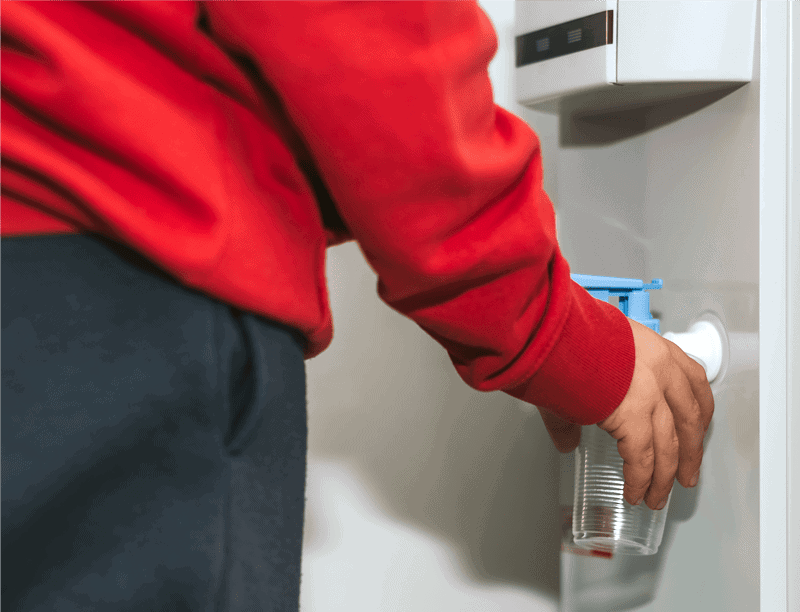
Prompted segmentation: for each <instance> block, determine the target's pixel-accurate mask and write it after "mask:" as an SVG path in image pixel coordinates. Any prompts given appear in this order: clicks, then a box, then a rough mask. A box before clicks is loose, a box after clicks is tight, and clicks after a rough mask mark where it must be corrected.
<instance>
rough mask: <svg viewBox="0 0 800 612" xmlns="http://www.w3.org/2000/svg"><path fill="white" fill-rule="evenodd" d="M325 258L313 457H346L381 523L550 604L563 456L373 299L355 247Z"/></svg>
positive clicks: (528, 420)
mask: <svg viewBox="0 0 800 612" xmlns="http://www.w3.org/2000/svg"><path fill="white" fill-rule="evenodd" d="M329 253H330V260H329V279H330V284H331V288H332V291H331V301H332V306H333V309H334V314H335V319H336V321H337V323H338V325H337V330H336V341H335V342H334V344H333V345H332V346H331V347H330V348H329V349H328V350H327V351H325V353H323V354H322V355H321V356H320V357H318V358H316V359H314V360H312V361H310V362H308V364H307V370H308V373H309V396H308V399H309V460H310V461H314V460H315V459H316V460H320V461H326V460H336V461H344V462H346V463H347V464H349V465H350V466H351V468H352V469H353V470H354V471H355V472H356V473H357V474H358V475H359V477H360V479H361V481H362V483H363V485H364V487H365V488H366V489H367V490H368V491H369V492H370V495H371V496H372V497H373V499H374V501H375V504H376V505H377V506H378V507H379V508H381V509H382V510H383V512H385V514H386V515H387V516H388V517H390V518H392V519H394V520H397V521H398V522H400V523H402V524H404V525H407V526H410V527H413V528H416V529H419V530H421V531H422V532H424V533H425V534H427V535H428V536H429V537H431V538H435V539H438V540H440V541H442V542H445V543H447V544H449V546H451V547H452V550H453V557H454V560H455V561H456V562H457V563H456V565H460V571H461V572H463V573H464V574H465V576H464V579H465V580H466V581H473V582H478V583H494V584H504V585H516V586H519V587H521V588H523V589H526V590H528V589H529V590H532V591H536V592H538V593H540V594H542V595H548V596H552V597H554V598H557V597H558V592H559V551H560V515H559V500H558V467H557V465H558V462H557V459H558V453H557V451H556V450H555V448H554V447H553V445H552V442H551V441H550V438H549V437H548V435H547V432H546V431H545V429H544V426H543V425H542V423H541V418H540V417H539V414H538V412H537V411H535V409H533V407H530V409H532V410H533V412H530V411H526V410H525V409H524V408H522V407H521V405H522V403H521V402H518V401H517V400H515V399H513V398H511V397H509V396H507V395H505V394H503V393H479V392H477V391H474V390H472V389H470V388H469V387H467V386H466V385H465V384H464V382H463V381H461V379H460V378H459V377H458V375H457V373H456V372H455V370H454V368H453V366H452V364H451V363H450V360H449V358H448V357H447V354H446V353H445V351H444V350H443V349H442V348H441V347H440V346H439V345H438V344H436V343H435V342H434V341H433V340H431V339H430V338H428V337H427V336H426V335H425V334H423V333H422V332H421V331H420V330H419V328H418V327H417V326H416V325H415V324H414V323H413V322H411V321H409V320H407V319H405V318H404V317H402V316H400V315H398V314H397V313H395V312H393V311H391V310H390V309H389V308H387V307H386V305H384V304H383V303H382V302H380V301H379V299H378V298H377V296H376V295H375V290H374V287H375V276H374V274H373V273H372V272H371V271H370V270H369V268H368V267H367V266H366V264H365V263H364V261H363V259H362V257H361V254H360V252H359V251H358V249H357V248H356V247H355V245H352V244H350V245H343V246H341V247H336V248H335V249H332V250H331V251H329ZM338 270H347V274H346V279H344V278H343V277H342V276H340V275H339V274H338V273H337V272H338ZM341 283H346V285H347V289H346V290H342V288H341V287H338V288H337V286H339V285H340V284H341ZM337 311H338V312H339V313H340V314H339V315H337V314H336V312H337ZM315 520H321V517H317V518H315V517H314V516H309V517H307V521H308V528H307V538H308V539H309V540H310V541H309V542H308V543H307V545H310V546H315V543H314V542H313V539H314V537H315V529H314V521H315ZM422 571H427V568H423V570H422ZM430 571H437V568H430Z"/></svg>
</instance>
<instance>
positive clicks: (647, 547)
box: [572, 425, 672, 555]
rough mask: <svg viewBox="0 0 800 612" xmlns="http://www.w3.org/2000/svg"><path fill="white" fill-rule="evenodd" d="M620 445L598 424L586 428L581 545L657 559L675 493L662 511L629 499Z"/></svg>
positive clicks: (578, 507)
mask: <svg viewBox="0 0 800 612" xmlns="http://www.w3.org/2000/svg"><path fill="white" fill-rule="evenodd" d="M622 463H623V461H622V457H620V456H619V451H618V450H617V441H616V440H615V439H614V438H612V437H611V436H610V435H609V434H608V432H606V431H603V430H602V429H600V428H599V427H597V426H596V425H591V426H588V427H584V428H583V429H582V431H581V443H580V445H579V446H578V448H577V449H576V450H575V506H574V508H573V513H572V534H573V538H574V540H575V545H576V546H579V547H580V548H585V549H588V550H598V551H602V552H610V553H615V554H624V555H654V554H655V553H656V552H658V547H659V545H660V544H661V538H662V537H663V535H664V523H665V522H666V517H667V510H668V509H669V500H670V498H671V497H672V493H671V492H670V495H669V497H668V498H667V505H666V506H664V508H663V509H662V510H651V509H650V508H648V507H647V506H646V505H645V503H644V502H642V503H641V504H639V505H638V506H632V505H631V504H629V503H628V502H626V501H625V499H624V498H623V488H624V485H625V478H624V476H623V474H622Z"/></svg>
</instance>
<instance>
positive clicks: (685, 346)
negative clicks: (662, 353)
mask: <svg viewBox="0 0 800 612" xmlns="http://www.w3.org/2000/svg"><path fill="white" fill-rule="evenodd" d="M663 337H664V338H666V339H667V340H669V341H670V342H674V343H675V344H677V345H678V346H679V347H680V348H681V350H682V351H683V352H684V353H686V354H687V355H689V357H691V358H692V359H694V360H695V361H697V362H699V363H700V365H702V366H703V368H704V369H705V371H706V377H707V378H708V382H713V381H714V379H716V378H717V376H718V375H719V373H720V369H721V368H722V363H723V359H724V358H725V357H726V353H727V350H726V349H727V346H726V344H727V338H726V335H725V329H724V327H722V323H721V322H719V321H712V320H710V317H707V318H704V319H703V320H700V321H697V322H695V323H693V324H692V325H691V327H689V330H688V331H686V332H684V333H682V334H676V333H673V332H667V333H665V334H664V335H663Z"/></svg>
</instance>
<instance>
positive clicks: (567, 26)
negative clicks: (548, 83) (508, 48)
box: [516, 11, 614, 68]
mask: <svg viewBox="0 0 800 612" xmlns="http://www.w3.org/2000/svg"><path fill="white" fill-rule="evenodd" d="M613 42H614V11H601V12H599V13H595V14H594V15H588V16H587V17H581V18H580V19H573V20H572V21H567V22H565V23H560V24H558V25H554V26H550V27H549V28H543V29H541V30H536V31H535V32H529V33H528V34H522V35H520V36H517V37H516V65H517V68H519V67H520V66H527V65H528V64H535V63H536V62H543V61H544V60H549V59H552V58H554V57H560V56H562V55H567V54H569V53H576V52H578V51H585V50H586V49H592V48H594V47H602V46H603V45H610V44H611V43H613Z"/></svg>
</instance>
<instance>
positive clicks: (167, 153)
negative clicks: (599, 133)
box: [0, 2, 634, 424]
mask: <svg viewBox="0 0 800 612" xmlns="http://www.w3.org/2000/svg"><path fill="white" fill-rule="evenodd" d="M496 48H497V39H496V35H495V32H494V30H493V28H492V25H491V23H490V21H489V19H488V18H487V17H486V15H485V14H484V13H483V12H482V11H481V10H480V8H479V7H478V6H477V4H474V3H465V2H442V3H428V2H397V3H395V2H375V3H368V2H354V3H349V2H332V3H309V4H306V3H303V2H275V3H271V2H267V3H260V2H208V3H202V2H200V3H197V2H175V3H173V2H142V3H139V2H112V3H105V2H89V3H72V2H34V3H22V2H3V3H2V60H1V65H2V201H1V203H0V205H1V206H2V235H3V236H17V235H34V234H53V233H65V232H95V233H100V234H103V235H105V236H107V237H109V238H111V239H113V240H116V241H118V242H121V243H124V244H127V245H129V246H131V247H132V248H134V249H136V250H137V251H139V252H140V253H142V254H143V255H144V256H146V257H147V258H149V259H150V260H152V261H153V262H154V263H156V264H157V265H158V266H160V267H161V268H163V269H164V270H166V271H167V272H168V273H170V274H171V275H173V276H174V277H175V278H177V279H178V280H179V281H180V282H182V283H183V284H185V285H186V286H189V287H193V288H195V289H197V290H200V291H203V292H205V293H207V294H208V295H211V296H214V297H216V298H218V299H220V300H223V301H225V302H227V303H229V304H232V305H234V306H237V307H239V308H242V309H247V310H249V311H252V312H255V313H259V314H262V315H264V316H266V317H268V318H270V319H273V320H277V321H281V322H283V323H285V324H288V325H291V326H294V327H296V328H297V329H299V330H300V331H302V332H303V334H304V335H305V337H306V338H307V340H308V346H307V351H306V357H309V358H310V357H313V356H315V355H317V354H319V353H320V352H321V351H322V350H323V349H324V348H325V347H326V346H327V345H328V344H329V343H330V341H331V338H332V333H333V328H332V323H331V314H330V307H329V304H328V297H327V291H326V283H325V276H324V272H325V252H326V248H327V247H328V246H330V245H332V244H337V243H339V242H342V241H344V240H349V239H355V240H356V241H357V242H358V244H359V246H360V247H361V250H362V251H363V253H364V255H365V257H366V259H367V261H368V262H369V264H370V265H371V266H372V268H373V269H374V270H375V272H376V273H377V275H378V277H379V281H378V293H379V295H380V297H381V298H382V299H383V300H384V301H385V302H386V303H387V304H388V305H389V306H391V307H392V308H394V309H396V310H397V311H399V312H401V313H403V314H404V315H406V316H408V317H410V318H411V319H413V320H414V321H416V322H417V323H418V324H419V325H420V327H422V328H423V329H424V330H425V331H426V332H427V333H429V334H430V335H431V336H432V337H433V338H435V339H436V340H437V341H438V342H440V343H441V344H442V345H443V346H444V347H445V348H446V349H447V351H448V353H449V355H450V357H451V359H452V361H453V364H454V365H455V367H456V369H457V370H458V373H459V374H460V375H461V377H462V378H463V379H464V380H465V381H466V382H467V383H468V384H469V385H471V386H472V387H474V388H476V389H480V390H487V391H488V390H498V389H500V390H503V391H506V392H508V393H510V394H511V395H513V396H514V397H517V398H520V399H523V400H526V401H528V402H531V403H533V404H536V405H538V406H540V407H543V408H547V409H549V410H551V411H552V412H554V413H556V414H558V415H560V416H562V417H564V418H566V419H568V420H570V421H573V422H578V423H584V424H589V423H594V422H597V421H599V420H601V419H603V418H605V417H606V416H607V415H609V414H610V413H611V412H612V411H613V410H614V409H615V408H616V407H617V406H618V405H619V403H620V402H621V401H622V398H623V397H624V396H625V393H626V392H627V389H628V386H629V384H630V381H631V377H632V374H633V364H634V346H633V337H632V334H631V331H630V328H629V326H628V323H627V321H626V319H625V317H624V315H623V314H622V313H621V312H620V311H619V310H618V309H617V308H615V307H613V306H611V305H609V304H605V303H603V302H601V301H599V300H596V299H594V298H592V297H591V296H590V295H589V294H588V293H587V292H586V291H585V290H583V289H582V288H581V287H579V286H578V285H576V284H575V283H573V282H572V281H571V280H570V277H569V266H568V265H567V262H566V261H565V260H564V258H563V257H562V255H561V253H560V251H559V248H558V244H557V242H556V237H555V218H554V212H553V207H552V204H551V202H550V201H549V199H548V198H547V195H546V194H545V193H544V191H543V190H542V164H541V153H540V148H539V142H538V140H537V137H536V135H535V134H534V132H533V131H532V130H531V129H530V127H529V126H528V125H526V124H525V123H524V122H523V121H522V120H520V119H519V118H517V117H516V116H514V115H512V114H510V113H508V112H507V111H505V110H503V109H502V108H499V107H497V106H495V105H494V102H493V98H492V88H491V84H490V82H489V76H488V71H487V67H488V64H489V61H490V60H491V59H492V57H493V55H494V53H495V51H496Z"/></svg>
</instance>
